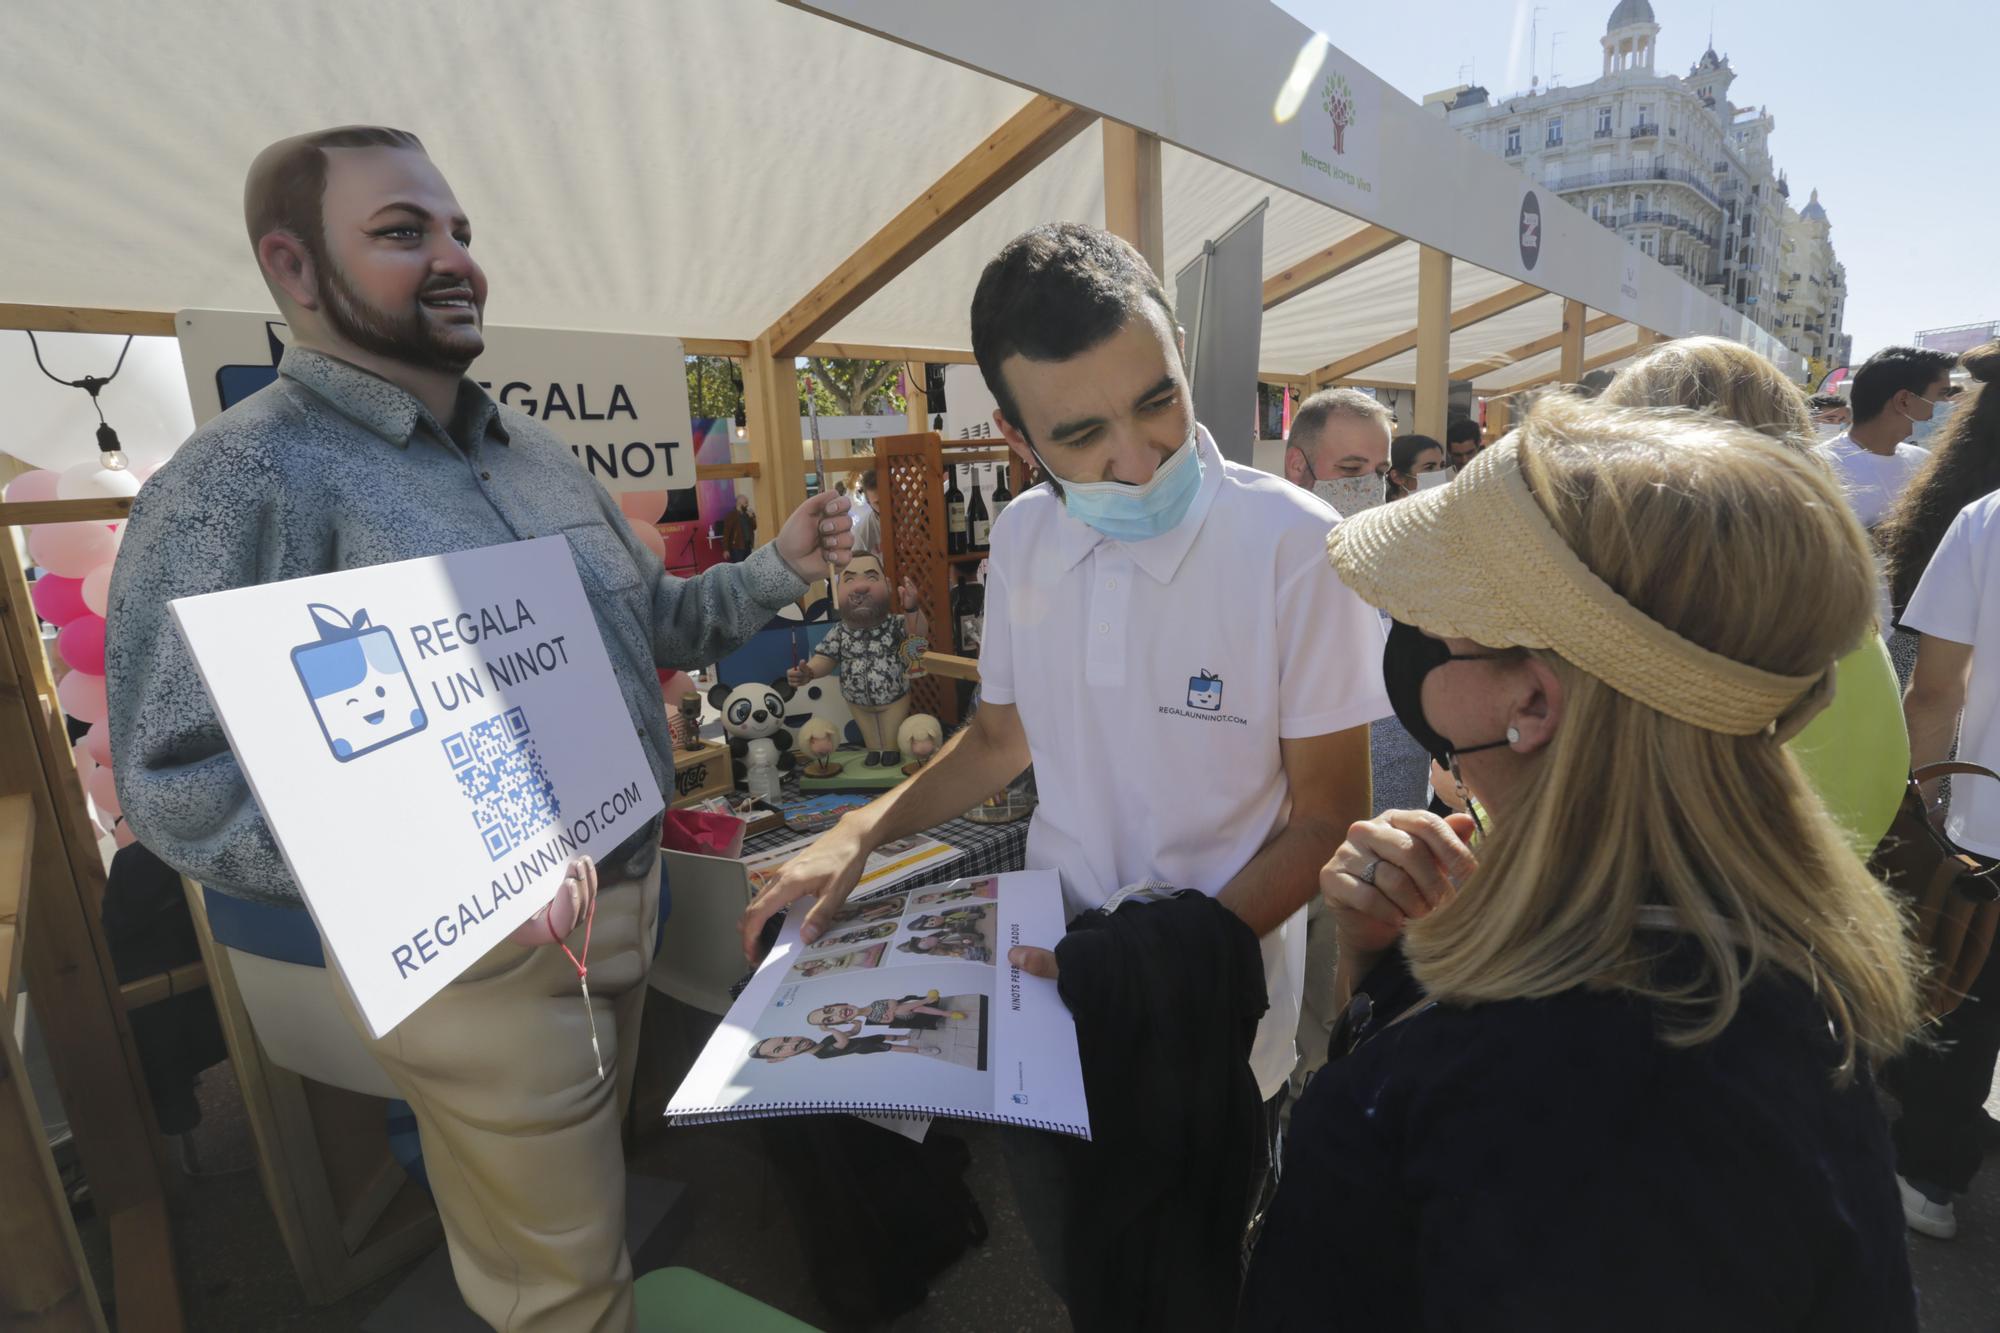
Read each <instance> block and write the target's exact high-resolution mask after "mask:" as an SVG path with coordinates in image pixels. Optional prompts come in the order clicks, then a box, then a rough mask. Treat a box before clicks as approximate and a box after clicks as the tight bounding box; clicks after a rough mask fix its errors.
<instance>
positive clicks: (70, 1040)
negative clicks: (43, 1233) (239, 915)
mask: <svg viewBox="0 0 2000 1333" xmlns="http://www.w3.org/2000/svg"><path fill="white" fill-rule="evenodd" d="M41 658H42V645H41V635H40V632H39V630H38V628H37V626H36V619H35V613H34V611H33V610H32V609H31V608H30V606H29V602H28V594H27V584H26V581H25V580H24V578H23V576H22V570H21V564H20V561H19V559H18V558H17V557H16V555H15V551H14V543H13V540H12V534H11V533H0V792H9V793H11V792H27V793H29V794H30V795H31V796H32V797H33V798H34V804H35V829H36V837H35V840H34V849H33V862H32V864H33V866H34V871H33V879H34V894H33V896H32V897H31V898H30V900H29V903H28V911H29V913H30V915H29V917H28V918H27V919H25V920H23V921H21V922H20V923H19V927H20V929H21V930H22V932H23V934H24V936H25V941H24V948H23V950H22V953H23V964H24V967H23V970H24V971H25V973H26V978H27V990H28V992H29V994H30V995H32V996H33V997H34V1005H35V1013H36V1015H37V1017H38V1018H39V1020H40V1022H41V1025H42V1031H43V1034H44V1035H45V1036H46V1037H47V1038H48V1044H49V1063H50V1065H51V1066H52V1067H53V1068H54V1070H55V1076H56V1087H57V1091H58V1092H59V1093H60V1094H61V1097H62V1103H63V1109H64V1110H65V1111H66V1112H67V1113H68V1115H69V1119H70V1125H71V1128H72V1130H73V1131H74V1132H75V1135H76V1147H77V1155H78V1157H79V1158H81V1160H82V1162H83V1170H84V1174H85V1175H86V1176H87V1177H88V1178H89V1180H90V1187H91V1193H92V1195H93V1196H94V1198H95V1200H96V1203H97V1209H98V1214H99V1216H101V1217H103V1218H104V1219H105V1221H106V1223H107V1229H108V1230H109V1232H110V1235H111V1260H112V1284H113V1289H114V1292H115V1294H116V1297H117V1303H118V1321H119V1325H120V1327H121V1328H125V1329H173V1330H178V1329H180V1328H181V1327H183V1324H182V1313H181V1294H180V1280H179V1276H178V1274H177V1273H176V1271H175V1268H174V1256H173V1244H172V1236H171V1231H170V1227H169V1223H168V1218H167V1200H166V1158H165V1153H164V1151H163V1150H162V1148H161V1144H160V1136H159V1130H158V1128H157V1126H156V1125H155V1124H154V1122H153V1104H152V1099H151V1095H150V1094H149V1093H148V1091H147V1088H146V1079H145V1075H144V1073H143V1072H142V1070H141V1069H140V1066H139V1056H138V1050H137V1048H136V1047H135V1046H134V1045H133V1044H132V1031H131V1028H130V1026H129V1025H128V1024H127V1022H126V1020H125V1006H124V1004H123V1003H122V1001H121V999H120V996H119V987H118V981H117V973H116V972H115V971H114V970H113V968H112V966H111V953H110V949H109V947H108V946H107V944H106V943H105V939H104V931H103V922H102V920H101V918H100V909H101V904H102V902H103V898H104V863H103V861H102V860H101V859H100V853H99V852H98V849H97V837H96V830H95V826H94V825H93V824H92V823H91V822H90V815H89V812H88V811H87V810H86V808H85V806H84V802H83V790H82V788H81V787H80V786H79V785H78V782H77V776H76V768H75V764H74V761H73V760H72V759H71V758H70V753H69V748H70V747H69V738H68V737H67V735H65V734H64V733H63V730H62V714H61V713H60V711H58V710H57V709H56V708H55V705H54V700H53V699H52V698H50V697H48V696H45V695H44V694H43V693H42V689H43V688H45V687H44V686H43V685H42V682H43V681H44V680H45V679H46V675H45V668H44V666H43V663H42V660H41ZM5 1206H8V1205H6V1204H0V1207H5ZM0 1262H7V1261H0Z"/></svg>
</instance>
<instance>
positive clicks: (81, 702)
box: [56, 671, 111, 723]
mask: <svg viewBox="0 0 2000 1333" xmlns="http://www.w3.org/2000/svg"><path fill="white" fill-rule="evenodd" d="M56 702H58V703H60V704H61V705H62V710H63V712H65V713H68V714H69V715H70V716H71V717H73V718H75V719H76V720H77V721H79V722H90V723H98V722H102V721H104V719H105V718H107V717H109V716H111V707H110V704H109V703H108V702H107V701H106V700H105V697H104V677H102V676H93V675H91V674H90V673H89V672H88V671H72V672H70V673H69V674H68V675H67V676H64V677H63V678H62V684H60V685H58V686H56Z"/></svg>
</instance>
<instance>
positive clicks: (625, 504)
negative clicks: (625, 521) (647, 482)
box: [618, 491, 667, 526]
mask: <svg viewBox="0 0 2000 1333" xmlns="http://www.w3.org/2000/svg"><path fill="white" fill-rule="evenodd" d="M618 508H619V510H620V511H622V512H623V513H624V515H625V517H627V518H629V519H632V520H634V521H636V522H639V523H644V524H646V525H648V526H651V525H652V524H653V523H656V522H658V521H659V517H660V515H661V514H664V513H665V512H666V511H667V493H666V492H665V491H622V492H620V493H619V496H618Z"/></svg>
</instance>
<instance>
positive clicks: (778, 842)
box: [743, 783, 1028, 888]
mask: <svg viewBox="0 0 2000 1333" xmlns="http://www.w3.org/2000/svg"><path fill="white" fill-rule="evenodd" d="M785 794H786V795H787V796H791V795H796V794H797V793H796V792H795V791H793V790H792V789H791V784H789V783H787V784H786V793H785ZM924 833H925V836H927V837H932V838H936V839H937V840H938V841H939V842H941V843H943V844H945V845H946V846H947V847H955V848H957V849H958V855H957V856H955V857H953V858H951V859H950V860H949V861H942V862H940V863H939V864H938V865H937V866H935V867H934V868H932V869H930V870H927V871H925V872H924V873H923V874H921V875H917V876H914V877H913V878H911V879H909V880H906V881H904V883H903V885H902V887H905V888H921V887H922V886H924V885H926V884H942V883H944V882H946V881H947V880H954V879H964V878H967V877H969V876H972V875H998V874H1001V873H1003V872H1005V871H1009V870H1019V869H1020V868H1021V867H1022V866H1023V865H1024V864H1026V861H1027V853H1028V821H1027V820H1025V819H1017V820H1015V821H1014V822H1013V823H1011V824H975V823H973V822H972V821H971V820H969V819H947V820H945V821H944V823H942V824H939V825H938V826H937V827H936V828H931V829H925V830H924ZM808 836H810V835H807V834H801V833H795V832H793V831H792V830H791V829H788V828H776V829H770V830H768V831H766V832H763V833H759V834H758V835H757V836H756V837H754V838H747V839H745V840H744V843H743V851H744V854H745V855H749V854H751V853H754V852H771V851H776V850H778V849H779V848H781V847H784V846H785V845H787V844H788V843H793V842H801V841H803V840H804V839H805V838H806V837H808Z"/></svg>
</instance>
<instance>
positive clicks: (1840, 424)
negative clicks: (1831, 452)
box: [1806, 393, 1854, 443]
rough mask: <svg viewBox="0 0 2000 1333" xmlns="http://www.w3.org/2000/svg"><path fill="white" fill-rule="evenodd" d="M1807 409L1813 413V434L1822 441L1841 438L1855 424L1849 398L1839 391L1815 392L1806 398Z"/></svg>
mask: <svg viewBox="0 0 2000 1333" xmlns="http://www.w3.org/2000/svg"><path fill="white" fill-rule="evenodd" d="M1806 410H1807V411H1808V412H1810V413H1811V414H1812V426H1813V434H1814V435H1815V436H1817V437H1818V438H1819V440H1820V442H1821V443H1825V442H1826V441H1828V440H1837V439H1839V438H1840V437H1841V436H1842V435H1843V434H1845V433H1846V431H1847V428H1848V427H1849V426H1851V425H1853V424H1854V413H1853V412H1852V411H1851V410H1849V408H1848V406H1847V400H1846V399H1845V398H1842V397H1841V396H1840V395H1839V394H1837V393H1816V394H1814V395H1813V396H1812V397H1810V398H1808V399H1807V400H1806Z"/></svg>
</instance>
